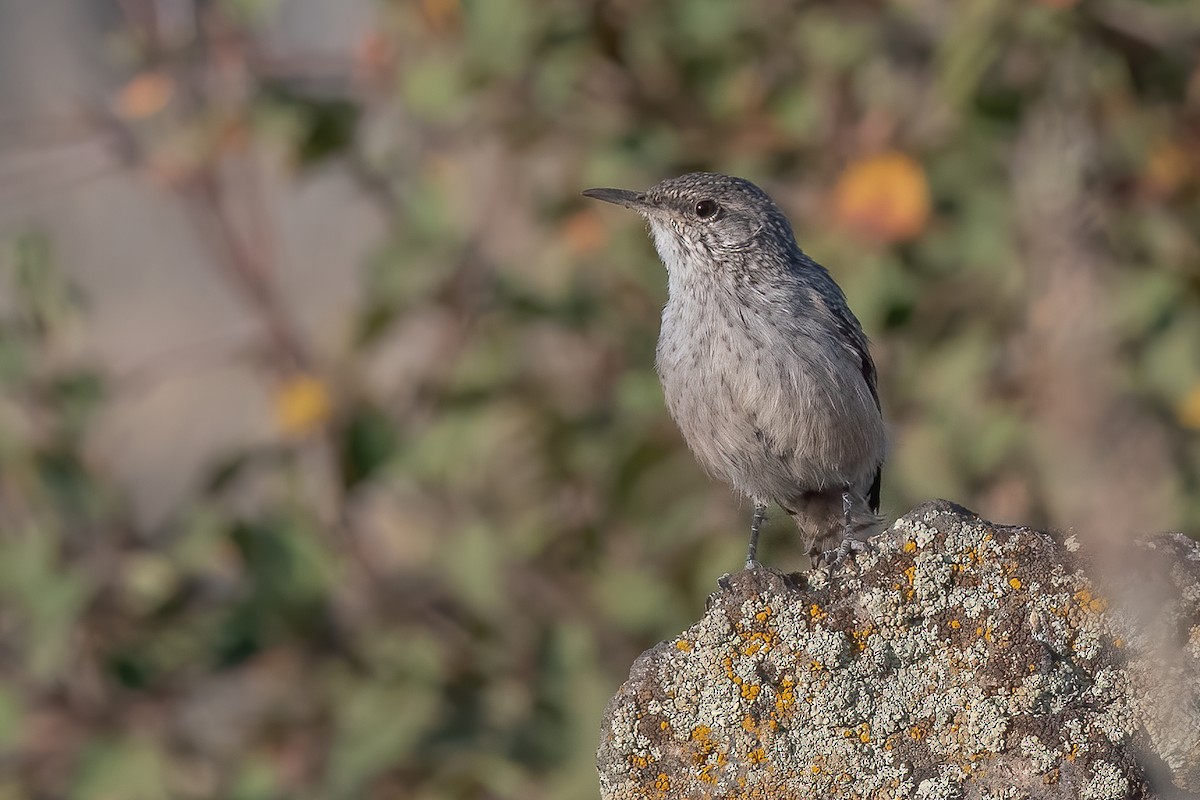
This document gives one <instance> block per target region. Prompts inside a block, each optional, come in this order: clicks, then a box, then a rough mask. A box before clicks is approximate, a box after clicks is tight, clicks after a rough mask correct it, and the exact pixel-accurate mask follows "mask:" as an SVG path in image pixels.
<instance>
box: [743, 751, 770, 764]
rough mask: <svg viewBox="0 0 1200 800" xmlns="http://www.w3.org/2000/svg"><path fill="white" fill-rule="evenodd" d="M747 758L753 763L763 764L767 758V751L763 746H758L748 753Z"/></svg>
mask: <svg viewBox="0 0 1200 800" xmlns="http://www.w3.org/2000/svg"><path fill="white" fill-rule="evenodd" d="M746 760H747V761H749V762H750V763H751V764H761V763H762V762H764V761H766V760H767V751H766V750H764V749H763V748H761V747H756V748H754V749H753V750H751V751H750V752H749V753H747V754H746Z"/></svg>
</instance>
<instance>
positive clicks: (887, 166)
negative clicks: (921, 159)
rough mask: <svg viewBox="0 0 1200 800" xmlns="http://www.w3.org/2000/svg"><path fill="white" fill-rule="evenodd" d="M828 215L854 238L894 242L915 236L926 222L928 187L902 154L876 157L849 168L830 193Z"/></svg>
mask: <svg viewBox="0 0 1200 800" xmlns="http://www.w3.org/2000/svg"><path fill="white" fill-rule="evenodd" d="M833 207H834V215H835V216H836V218H837V220H838V222H839V223H841V224H842V225H845V226H846V227H848V228H850V229H851V230H853V231H855V232H857V233H858V234H860V235H862V236H865V237H868V238H871V239H875V240H877V241H881V242H899V241H904V240H906V239H912V238H913V237H915V236H917V235H918V234H920V233H921V231H922V230H924V228H925V223H926V222H927V221H928V219H929V183H928V182H927V181H926V179H925V171H924V170H922V169H921V165H920V164H918V163H917V162H916V161H914V160H913V159H912V158H911V157H909V156H907V155H905V154H904V153H897V152H890V153H880V154H878V155H874V156H868V157H866V158H863V159H860V160H858V161H855V162H854V163H852V164H850V166H848V167H847V168H846V169H845V171H844V172H842V175H841V177H839V178H838V182H837V186H836V187H834V192H833Z"/></svg>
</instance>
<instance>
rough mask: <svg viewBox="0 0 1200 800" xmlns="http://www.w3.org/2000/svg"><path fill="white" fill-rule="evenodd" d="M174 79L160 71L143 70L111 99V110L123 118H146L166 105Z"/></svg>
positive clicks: (173, 90) (173, 85) (172, 90)
mask: <svg viewBox="0 0 1200 800" xmlns="http://www.w3.org/2000/svg"><path fill="white" fill-rule="evenodd" d="M174 93H175V81H173V80H172V79H171V76H170V75H163V74H162V73H161V72H143V73H141V74H139V75H135V76H134V78H133V80H131V81H130V82H129V83H127V84H125V86H124V87H123V88H122V89H121V91H119V92H117V97H116V99H115V100H114V101H113V110H114V111H115V112H116V113H117V115H118V116H121V117H123V118H125V119H146V118H147V117H152V116H154V115H155V114H157V113H158V112H160V111H162V110H163V109H164V108H166V107H167V103H169V102H171V95H172V94H174Z"/></svg>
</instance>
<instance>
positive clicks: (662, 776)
mask: <svg viewBox="0 0 1200 800" xmlns="http://www.w3.org/2000/svg"><path fill="white" fill-rule="evenodd" d="M654 788H655V789H656V790H657V791H658V792H659V793H660V794H666V793H667V792H669V791H671V778H670V776H669V775H667V774H666V773H665V772H660V773H658V777H657V778H655V779H654Z"/></svg>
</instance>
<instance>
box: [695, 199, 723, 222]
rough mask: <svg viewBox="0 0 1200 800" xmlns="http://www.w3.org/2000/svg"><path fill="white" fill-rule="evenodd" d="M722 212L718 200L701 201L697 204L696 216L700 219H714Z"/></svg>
mask: <svg viewBox="0 0 1200 800" xmlns="http://www.w3.org/2000/svg"><path fill="white" fill-rule="evenodd" d="M720 211H721V207H720V206H719V205H717V201H716V200H701V201H700V202H698V203H696V216H697V217H699V218H700V219H712V218H713V217H715V216H717V214H718V213H719V212H720Z"/></svg>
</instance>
